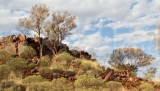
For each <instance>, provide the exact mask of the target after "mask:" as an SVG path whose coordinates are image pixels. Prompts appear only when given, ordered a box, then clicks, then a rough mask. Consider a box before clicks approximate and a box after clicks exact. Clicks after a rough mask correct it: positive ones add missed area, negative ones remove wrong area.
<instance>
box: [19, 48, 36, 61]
mask: <svg viewBox="0 0 160 91" xmlns="http://www.w3.org/2000/svg"><path fill="white" fill-rule="evenodd" d="M36 55H37V53H36V51H35V49H33V48H32V47H31V46H23V47H21V48H20V49H19V56H20V57H21V58H24V59H28V58H33V57H34V56H36Z"/></svg>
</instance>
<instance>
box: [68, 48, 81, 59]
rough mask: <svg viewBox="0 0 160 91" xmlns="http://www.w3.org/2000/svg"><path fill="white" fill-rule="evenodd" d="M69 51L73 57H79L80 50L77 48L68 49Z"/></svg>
mask: <svg viewBox="0 0 160 91" xmlns="http://www.w3.org/2000/svg"><path fill="white" fill-rule="evenodd" d="M69 53H70V54H71V55H72V56H74V57H77V58H80V52H79V51H77V50H70V51H69Z"/></svg>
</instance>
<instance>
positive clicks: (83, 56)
mask: <svg viewBox="0 0 160 91" xmlns="http://www.w3.org/2000/svg"><path fill="white" fill-rule="evenodd" d="M80 57H81V58H86V59H91V55H90V54H89V53H88V52H85V51H80Z"/></svg>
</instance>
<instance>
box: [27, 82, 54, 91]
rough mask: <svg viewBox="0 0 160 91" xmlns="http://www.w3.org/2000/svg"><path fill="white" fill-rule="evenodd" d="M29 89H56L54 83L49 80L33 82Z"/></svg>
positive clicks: (33, 90)
mask: <svg viewBox="0 0 160 91" xmlns="http://www.w3.org/2000/svg"><path fill="white" fill-rule="evenodd" d="M28 90H29V91H54V90H53V89H52V83H51V82H48V81H45V82H37V83H31V84H30V85H29V86H28Z"/></svg>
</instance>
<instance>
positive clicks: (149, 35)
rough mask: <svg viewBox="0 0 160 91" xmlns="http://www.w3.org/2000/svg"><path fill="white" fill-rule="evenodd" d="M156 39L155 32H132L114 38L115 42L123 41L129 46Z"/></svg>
mask: <svg viewBox="0 0 160 91" xmlns="http://www.w3.org/2000/svg"><path fill="white" fill-rule="evenodd" d="M153 39H154V31H153V30H151V31H144V30H140V31H132V32H128V33H123V34H116V35H115V36H114V41H115V42H117V41H123V42H124V43H128V44H135V43H142V42H146V41H152V40H153Z"/></svg>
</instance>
